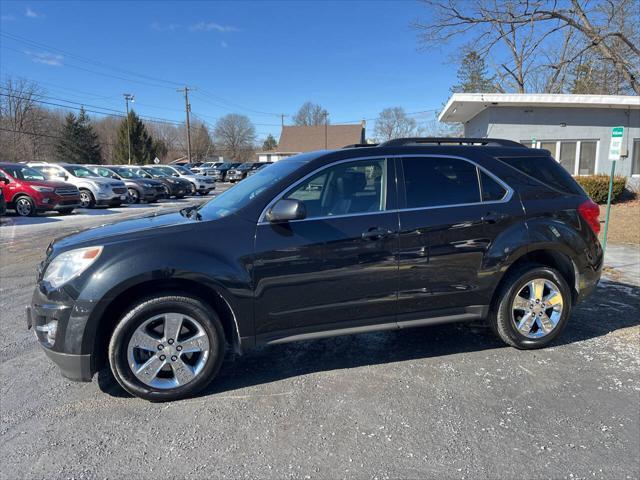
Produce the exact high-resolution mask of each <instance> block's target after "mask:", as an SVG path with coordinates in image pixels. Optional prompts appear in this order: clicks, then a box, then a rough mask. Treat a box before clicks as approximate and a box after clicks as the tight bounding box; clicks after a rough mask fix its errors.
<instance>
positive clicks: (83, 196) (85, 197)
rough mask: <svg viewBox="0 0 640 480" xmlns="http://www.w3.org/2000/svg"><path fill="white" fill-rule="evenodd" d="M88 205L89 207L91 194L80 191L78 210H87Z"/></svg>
mask: <svg viewBox="0 0 640 480" xmlns="http://www.w3.org/2000/svg"><path fill="white" fill-rule="evenodd" d="M89 205H91V194H90V193H89V192H87V191H84V190H80V208H89Z"/></svg>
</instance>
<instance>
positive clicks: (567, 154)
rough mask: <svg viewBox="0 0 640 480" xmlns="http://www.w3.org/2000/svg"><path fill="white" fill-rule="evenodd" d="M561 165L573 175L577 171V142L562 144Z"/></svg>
mask: <svg viewBox="0 0 640 480" xmlns="http://www.w3.org/2000/svg"><path fill="white" fill-rule="evenodd" d="M559 161H560V165H562V166H563V167H564V168H565V170H566V171H567V172H569V173H570V174H571V175H573V173H574V172H575V171H576V142H560V155H559Z"/></svg>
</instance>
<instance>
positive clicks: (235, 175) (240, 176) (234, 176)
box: [227, 173, 244, 182]
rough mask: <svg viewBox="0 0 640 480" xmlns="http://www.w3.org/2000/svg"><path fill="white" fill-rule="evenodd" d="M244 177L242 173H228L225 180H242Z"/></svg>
mask: <svg viewBox="0 0 640 480" xmlns="http://www.w3.org/2000/svg"><path fill="white" fill-rule="evenodd" d="M243 178H244V175H243V174H241V173H230V174H228V175H227V180H228V181H231V182H233V181H236V180H242V179H243Z"/></svg>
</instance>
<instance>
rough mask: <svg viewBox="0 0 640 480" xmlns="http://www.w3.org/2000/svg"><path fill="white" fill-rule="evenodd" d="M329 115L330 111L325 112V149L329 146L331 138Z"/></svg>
mask: <svg viewBox="0 0 640 480" xmlns="http://www.w3.org/2000/svg"><path fill="white" fill-rule="evenodd" d="M328 116H329V112H324V149H325V150H326V149H327V148H328V145H329V140H328V136H329V127H328V123H329V120H328V118H327V117H328Z"/></svg>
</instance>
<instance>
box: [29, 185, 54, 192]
mask: <svg viewBox="0 0 640 480" xmlns="http://www.w3.org/2000/svg"><path fill="white" fill-rule="evenodd" d="M31 188H33V189H34V190H37V191H38V192H53V190H54V189H53V188H51V187H40V186H38V185H34V186H33V187H31Z"/></svg>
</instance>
